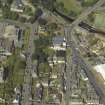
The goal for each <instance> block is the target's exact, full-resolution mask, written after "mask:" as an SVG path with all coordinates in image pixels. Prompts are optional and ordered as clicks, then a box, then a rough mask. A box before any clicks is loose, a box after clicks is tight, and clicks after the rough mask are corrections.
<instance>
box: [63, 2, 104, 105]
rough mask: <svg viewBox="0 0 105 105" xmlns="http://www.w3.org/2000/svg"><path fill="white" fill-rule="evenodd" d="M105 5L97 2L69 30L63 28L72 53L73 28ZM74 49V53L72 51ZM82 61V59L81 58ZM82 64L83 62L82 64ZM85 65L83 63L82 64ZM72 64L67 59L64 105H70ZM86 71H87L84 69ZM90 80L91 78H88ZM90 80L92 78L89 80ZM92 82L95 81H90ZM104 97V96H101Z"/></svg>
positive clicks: (73, 47)
mask: <svg viewBox="0 0 105 105" xmlns="http://www.w3.org/2000/svg"><path fill="white" fill-rule="evenodd" d="M104 3H105V0H99V1H98V2H97V3H96V4H95V5H94V6H93V7H89V8H88V9H86V10H85V11H84V12H83V13H82V14H81V15H80V16H79V17H78V18H77V19H76V20H75V21H74V22H73V23H72V24H70V27H69V28H67V27H66V28H65V36H66V39H67V44H68V45H70V46H71V47H72V51H73V53H74V54H75V53H78V52H75V51H76V49H75V48H76V47H77V46H72V45H73V44H71V43H72V31H73V28H74V27H75V26H77V25H78V24H79V23H80V22H81V21H83V20H84V19H85V18H86V17H87V16H88V15H89V14H90V13H91V12H93V11H94V10H96V9H97V8H98V7H100V6H102V4H104ZM74 49H75V51H74ZM81 59H82V58H81ZM77 60H78V58H77ZM82 63H84V62H82ZM84 64H85V63H84ZM71 67H72V64H71V59H70V58H67V70H66V75H67V81H66V82H67V83H66V84H67V92H66V105H70V95H71V86H72V84H71V83H72V82H71V80H70V77H72V68H71ZM85 68H86V67H85ZM86 70H87V71H88V69H86ZM88 75H91V74H90V72H88ZM90 78H91V77H90ZM91 79H92V78H91ZM92 81H93V82H94V81H95V80H92ZM94 85H97V86H96V87H97V88H98V89H97V90H98V91H99V92H100V93H101V94H100V95H102V91H101V90H100V89H99V87H98V84H97V83H96V82H94ZM102 96H104V95H102Z"/></svg>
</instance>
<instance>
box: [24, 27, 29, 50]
mask: <svg viewBox="0 0 105 105" xmlns="http://www.w3.org/2000/svg"><path fill="white" fill-rule="evenodd" d="M29 37H30V29H26V30H25V31H24V49H27V48H28V43H29Z"/></svg>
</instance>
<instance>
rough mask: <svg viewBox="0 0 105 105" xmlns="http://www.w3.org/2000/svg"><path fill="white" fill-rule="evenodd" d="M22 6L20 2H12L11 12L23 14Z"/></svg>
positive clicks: (16, 0) (20, 0)
mask: <svg viewBox="0 0 105 105" xmlns="http://www.w3.org/2000/svg"><path fill="white" fill-rule="evenodd" d="M23 10H24V5H23V3H22V0H14V1H13V3H12V5H11V11H14V12H19V13H23Z"/></svg>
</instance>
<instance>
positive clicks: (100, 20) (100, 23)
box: [94, 13, 105, 28]
mask: <svg viewBox="0 0 105 105" xmlns="http://www.w3.org/2000/svg"><path fill="white" fill-rule="evenodd" d="M94 25H95V26H96V27H98V28H104V27H105V14H104V13H97V14H95V21H94Z"/></svg>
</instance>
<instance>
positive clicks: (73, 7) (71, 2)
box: [57, 0, 82, 14]
mask: <svg viewBox="0 0 105 105" xmlns="http://www.w3.org/2000/svg"><path fill="white" fill-rule="evenodd" d="M57 1H58V2H62V3H64V7H65V8H66V9H67V11H73V12H75V13H77V14H78V13H80V12H81V10H82V7H81V6H80V5H79V4H77V1H76V0H57Z"/></svg>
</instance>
